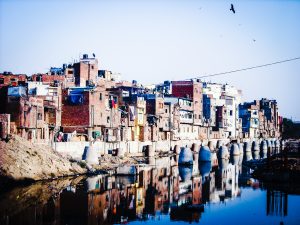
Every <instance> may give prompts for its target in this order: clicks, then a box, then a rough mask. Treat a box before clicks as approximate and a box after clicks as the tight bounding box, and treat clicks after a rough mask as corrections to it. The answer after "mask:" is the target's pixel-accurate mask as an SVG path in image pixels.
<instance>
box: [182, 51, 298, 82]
mask: <svg viewBox="0 0 300 225" xmlns="http://www.w3.org/2000/svg"><path fill="white" fill-rule="evenodd" d="M299 59H300V57H296V58H291V59H285V60H281V61H276V62H272V63H267V64H263V65H258V66H251V67H247V68H243V69H237V70H231V71H227V72H222V73H215V74H209V75H204V76H199V77H195V78H190V79H186V80H191V79H201V78H206V77H215V76H221V75H225V74H230V73H236V72H240V71H246V70H252V69H256V68H261V67H266V66H272V65H275V64H280V63H285V62H290V61H294V60H299Z"/></svg>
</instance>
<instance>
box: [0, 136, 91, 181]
mask: <svg viewBox="0 0 300 225" xmlns="http://www.w3.org/2000/svg"><path fill="white" fill-rule="evenodd" d="M82 173H86V169H83V168H81V167H80V166H79V165H78V164H77V163H71V162H70V161H69V159H68V158H66V157H63V156H62V155H60V154H59V153H57V152H55V151H53V149H52V148H51V147H49V146H47V145H38V144H32V143H30V142H29V141H27V140H25V139H23V138H21V137H19V136H13V137H12V138H11V139H10V140H9V141H8V142H4V141H0V177H5V178H8V179H11V180H25V179H29V180H43V179H49V178H56V177H60V176H68V175H75V174H82Z"/></svg>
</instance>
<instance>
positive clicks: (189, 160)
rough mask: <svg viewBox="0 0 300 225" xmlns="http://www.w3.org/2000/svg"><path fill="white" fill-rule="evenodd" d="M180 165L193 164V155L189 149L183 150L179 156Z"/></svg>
mask: <svg viewBox="0 0 300 225" xmlns="http://www.w3.org/2000/svg"><path fill="white" fill-rule="evenodd" d="M178 164H182V165H192V164H193V153H192V151H191V149H189V148H181V151H180V154H179V160H178Z"/></svg>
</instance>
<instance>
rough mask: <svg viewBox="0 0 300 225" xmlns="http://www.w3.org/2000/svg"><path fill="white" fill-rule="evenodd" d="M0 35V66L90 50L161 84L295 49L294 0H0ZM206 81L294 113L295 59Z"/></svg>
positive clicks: (35, 65) (104, 64)
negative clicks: (275, 103) (272, 100)
mask: <svg viewBox="0 0 300 225" xmlns="http://www.w3.org/2000/svg"><path fill="white" fill-rule="evenodd" d="M230 3H233V4H234V6H235V9H236V14H233V13H232V12H231V11H229V8H230ZM0 34H1V35H0V71H4V70H7V71H12V72H14V73H26V74H28V75H30V74H32V73H35V72H46V71H47V70H48V69H49V68H50V67H51V66H61V65H62V64H63V63H68V62H72V61H73V60H74V59H78V56H79V54H80V53H81V54H82V53H90V54H91V53H95V54H96V56H97V57H98V59H99V61H100V68H102V69H108V70H112V71H114V72H119V73H121V75H122V78H123V79H124V80H133V79H135V80H138V81H139V82H141V83H144V84H149V83H159V82H162V81H164V80H172V79H186V78H189V77H197V76H202V75H207V74H212V73H218V72H224V71H228V70H233V69H239V68H244V67H250V66H255V65H259V64H265V63H271V62H273V61H278V60H283V59H287V58H294V57H299V56H300V1H296V0H294V1H289V0H285V1H278V0H277V1H275V0H273V1H271V0H268V1H267V0H265V1H263V0H257V1H255V0H251V1H250V0H249V1H246V0H244V1H234V0H232V1H200V0H198V1H189V0H186V1H184V0H177V1H176V0H172V1H171V0H169V1H167V0H160V1H159V0H149V1H146V0H141V1H138V0H135V1H134V0H131V1H126V0H119V1H116V0H105V1H104V0H103V1H101V0H99V1H96V0H73V1H71V0H51V1H50V0H44V1H43V0H40V1H38V0H31V1H30V0H27V1H26V0H23V1H21V0H0ZM211 81H216V82H227V83H230V84H232V85H234V86H236V87H238V88H240V89H242V90H243V94H244V95H243V99H244V100H245V101H249V100H252V99H256V98H261V97H267V98H275V99H277V100H278V102H279V106H280V113H281V114H282V115H284V116H286V117H289V118H291V117H293V119H296V120H300V100H299V98H300V92H299V90H300V60H297V61H293V62H288V63H285V64H279V65H274V66H272V67H266V68H260V69H256V70H251V71H246V72H239V73H235V74H231V75H227V76H220V77H215V78H213V79H211Z"/></svg>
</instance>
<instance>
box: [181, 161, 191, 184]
mask: <svg viewBox="0 0 300 225" xmlns="http://www.w3.org/2000/svg"><path fill="white" fill-rule="evenodd" d="M178 169H179V176H180V178H181V180H182V182H187V181H190V180H191V179H192V175H193V165H191V166H179V167H178Z"/></svg>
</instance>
